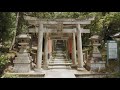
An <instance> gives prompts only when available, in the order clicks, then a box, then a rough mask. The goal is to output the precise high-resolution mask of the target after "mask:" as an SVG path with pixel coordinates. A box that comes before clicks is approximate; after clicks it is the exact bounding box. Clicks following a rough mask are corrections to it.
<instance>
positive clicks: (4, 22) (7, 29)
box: [0, 12, 14, 43]
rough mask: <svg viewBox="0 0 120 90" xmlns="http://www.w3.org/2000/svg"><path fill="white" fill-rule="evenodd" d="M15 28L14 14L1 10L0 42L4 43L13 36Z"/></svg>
mask: <svg viewBox="0 0 120 90" xmlns="http://www.w3.org/2000/svg"><path fill="white" fill-rule="evenodd" d="M13 30H14V14H13V13H11V12H0V42H2V43H4V42H5V41H8V40H9V39H10V38H11V37H12V31H13Z"/></svg>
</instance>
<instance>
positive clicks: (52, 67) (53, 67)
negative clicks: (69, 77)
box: [48, 66, 71, 69]
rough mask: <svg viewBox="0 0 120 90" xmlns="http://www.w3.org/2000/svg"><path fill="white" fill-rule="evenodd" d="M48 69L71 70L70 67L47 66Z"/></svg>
mask: <svg viewBox="0 0 120 90" xmlns="http://www.w3.org/2000/svg"><path fill="white" fill-rule="evenodd" d="M48 68H49V69H71V67H70V66H48Z"/></svg>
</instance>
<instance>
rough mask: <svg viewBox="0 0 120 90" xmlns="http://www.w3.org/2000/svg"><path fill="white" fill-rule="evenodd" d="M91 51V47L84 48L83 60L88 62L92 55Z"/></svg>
mask: <svg viewBox="0 0 120 90" xmlns="http://www.w3.org/2000/svg"><path fill="white" fill-rule="evenodd" d="M90 51H91V49H84V50H83V61H84V63H86V61H87V60H88V58H89V55H90Z"/></svg>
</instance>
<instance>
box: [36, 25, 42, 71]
mask: <svg viewBox="0 0 120 90" xmlns="http://www.w3.org/2000/svg"><path fill="white" fill-rule="evenodd" d="M42 43H43V24H42V23H40V25H39V31H38V51H37V70H40V69H41V66H42Z"/></svg>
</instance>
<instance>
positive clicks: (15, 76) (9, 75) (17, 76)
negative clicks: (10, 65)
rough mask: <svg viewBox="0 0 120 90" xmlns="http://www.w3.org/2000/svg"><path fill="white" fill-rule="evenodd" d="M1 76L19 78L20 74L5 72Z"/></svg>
mask: <svg viewBox="0 0 120 90" xmlns="http://www.w3.org/2000/svg"><path fill="white" fill-rule="evenodd" d="M1 78H19V75H13V74H6V73H5V74H4V75H2V77H1Z"/></svg>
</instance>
